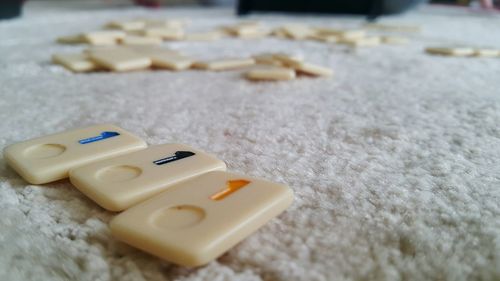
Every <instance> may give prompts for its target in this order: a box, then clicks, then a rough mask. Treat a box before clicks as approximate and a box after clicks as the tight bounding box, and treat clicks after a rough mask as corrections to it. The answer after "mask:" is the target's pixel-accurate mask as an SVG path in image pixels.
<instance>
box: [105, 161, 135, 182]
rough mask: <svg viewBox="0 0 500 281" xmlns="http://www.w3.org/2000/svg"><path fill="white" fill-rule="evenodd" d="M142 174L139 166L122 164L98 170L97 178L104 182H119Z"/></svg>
mask: <svg viewBox="0 0 500 281" xmlns="http://www.w3.org/2000/svg"><path fill="white" fill-rule="evenodd" d="M141 174H142V170H141V168H138V167H134V166H129V165H122V166H112V167H107V168H103V169H101V170H99V171H98V172H97V179H99V180H100V181H104V182H121V181H129V180H131V179H135V178H137V177H138V176H140V175H141Z"/></svg>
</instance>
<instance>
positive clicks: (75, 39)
mask: <svg viewBox="0 0 500 281" xmlns="http://www.w3.org/2000/svg"><path fill="white" fill-rule="evenodd" d="M56 42H57V43H61V44H82V43H87V41H85V39H84V38H83V36H82V35H81V34H75V35H66V36H61V37H58V38H57V40H56Z"/></svg>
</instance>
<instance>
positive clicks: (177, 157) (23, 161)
mask: <svg viewBox="0 0 500 281" xmlns="http://www.w3.org/2000/svg"><path fill="white" fill-rule="evenodd" d="M4 156H5V159H6V160H7V163H8V164H9V165H10V166H11V167H12V168H13V169H14V170H16V171H17V172H18V173H19V174H20V175H21V176H22V177H23V178H24V179H25V180H26V181H28V182H30V183H33V184H42V183H48V182H52V181H56V180H60V179H64V178H67V177H69V179H70V181H71V183H72V184H73V185H74V186H75V187H76V188H77V189H79V190H80V191H81V192H82V193H84V194H85V195H87V196H88V197H89V198H90V199H92V200H93V201H95V202H96V203H97V204H99V205H100V206H102V207H103V208H105V209H108V210H110V211H124V212H122V213H120V214H119V215H117V216H116V217H114V218H113V219H112V220H111V222H110V228H111V232H112V234H113V236H115V237H116V238H117V239H119V240H121V241H123V242H125V243H127V244H130V245H132V246H134V247H137V248H139V249H142V250H144V251H146V252H149V253H151V254H153V255H156V256H158V257H160V258H163V259H165V260H167V261H170V262H173V263H176V264H180V265H184V266H200V265H204V264H206V263H208V262H210V261H211V260H213V259H215V258H217V257H218V256H220V255H222V254H223V253H224V252H226V251H227V250H229V249H230V248H231V247H233V246H234V245H236V244H237V243H238V242H240V241H242V240H243V239H244V238H245V237H247V236H248V235H250V234H252V233H253V232H255V231H256V230H257V229H258V228H260V227H261V226H263V225H264V224H265V223H267V222H268V221H269V220H270V219H272V218H274V217H276V216H277V215H279V214H280V213H282V212H283V211H284V210H285V209H286V208H287V207H288V206H289V205H290V204H291V203H292V201H293V193H292V191H291V189H290V188H289V187H287V186H285V185H282V184H277V183H272V182H269V181H265V180H261V179H256V178H252V177H248V176H245V175H239V174H234V173H229V172H226V171H225V170H226V164H225V163H224V162H223V161H221V160H219V159H217V158H216V157H214V156H212V155H209V154H207V153H205V152H203V151H200V150H197V149H194V148H192V147H189V146H187V145H182V144H163V145H156V146H150V147H147V145H146V143H145V142H144V141H143V140H141V139H140V138H138V137H136V136H134V135H132V134H131V133H129V132H127V131H125V130H123V129H121V128H119V127H116V126H114V125H109V124H103V125H95V126H91V127H87V128H82V129H76V130H71V131H66V132H62V133H58V134H54V135H49V136H45V137H40V138H36V139H32V140H28V141H24V142H20V143H16V144H12V145H10V146H8V147H6V148H5V150H4Z"/></svg>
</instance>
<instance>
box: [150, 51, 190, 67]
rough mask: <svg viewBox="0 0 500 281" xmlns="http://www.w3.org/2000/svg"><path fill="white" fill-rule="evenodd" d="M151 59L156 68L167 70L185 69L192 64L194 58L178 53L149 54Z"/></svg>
mask: <svg viewBox="0 0 500 281" xmlns="http://www.w3.org/2000/svg"><path fill="white" fill-rule="evenodd" d="M150 58H151V60H152V61H153V66H154V67H156V68H163V69H169V70H185V69H188V68H190V67H191V65H193V62H194V60H193V59H191V58H189V57H186V56H179V55H162V54H158V55H151V56H150Z"/></svg>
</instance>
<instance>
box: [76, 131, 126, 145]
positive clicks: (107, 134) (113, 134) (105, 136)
mask: <svg viewBox="0 0 500 281" xmlns="http://www.w3.org/2000/svg"><path fill="white" fill-rule="evenodd" d="M119 135H120V133H118V132H108V131H106V132H102V133H101V134H100V135H98V136H95V137H90V138H86V139H82V140H79V141H78V142H79V143H80V144H86V143H91V142H96V141H100V140H105V139H109V138H112V137H116V136H119Z"/></svg>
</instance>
